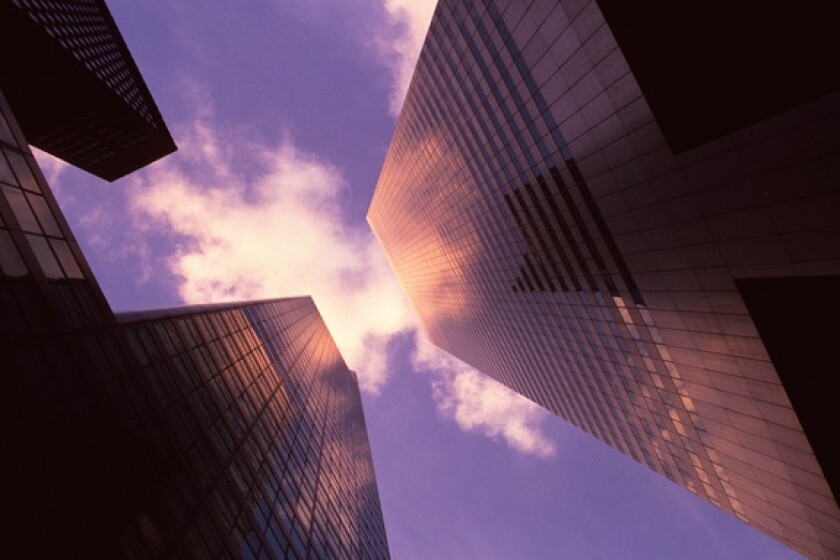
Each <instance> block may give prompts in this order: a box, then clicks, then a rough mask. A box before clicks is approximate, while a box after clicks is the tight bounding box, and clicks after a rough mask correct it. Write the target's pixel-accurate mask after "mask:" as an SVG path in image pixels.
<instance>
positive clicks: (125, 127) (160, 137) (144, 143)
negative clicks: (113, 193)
mask: <svg viewBox="0 0 840 560" xmlns="http://www.w3.org/2000/svg"><path fill="white" fill-rule="evenodd" d="M0 52H2V53H3V57H2V61H3V68H2V71H0V90H2V91H3V93H4V94H5V96H6V99H7V101H8V102H9V105H11V106H12V108H13V109H14V112H15V118H16V119H17V121H18V122H19V123H20V126H21V128H22V129H23V130H25V131H26V139H27V141H28V142H29V143H31V144H32V145H34V146H37V147H38V148H41V149H42V150H44V151H46V152H49V153H51V154H53V155H55V156H57V157H59V158H61V159H63V160H65V161H67V162H69V163H72V164H73V165H75V166H77V167H80V168H82V169H84V170H85V171H88V172H90V173H93V174H94V175H97V176H99V177H102V178H103V179H107V180H109V181H113V180H114V179H117V178H119V177H122V176H123V175H125V174H126V173H130V172H131V171H133V170H135V169H137V167H139V166H142V165H145V164H148V163H151V162H153V161H155V160H156V159H158V158H161V157H163V156H165V155H166V154H169V153H171V152H173V151H175V143H174V142H173V141H172V137H171V136H170V135H169V131H168V130H167V129H166V123H164V122H163V118H162V117H161V115H160V113H159V112H158V109H157V106H156V105H155V102H154V100H153V99H152V96H151V94H150V93H149V90H148V89H147V88H146V84H145V83H144V81H143V78H142V76H141V75H140V72H139V70H138V69H137V66H136V65H135V64H134V60H133V59H132V58H131V54H130V53H129V52H128V48H127V47H126V45H125V42H124V41H123V39H122V36H121V35H120V33H119V30H118V29H117V26H116V24H115V23H114V20H113V18H112V17H111V14H110V12H109V11H108V8H107V6H106V5H105V2H104V1H102V0H72V1H69V0H2V1H0Z"/></svg>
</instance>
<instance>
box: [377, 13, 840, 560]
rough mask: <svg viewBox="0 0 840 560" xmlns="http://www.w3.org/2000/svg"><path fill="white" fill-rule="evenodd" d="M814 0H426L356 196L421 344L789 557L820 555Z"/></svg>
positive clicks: (836, 269) (827, 186)
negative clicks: (420, 36)
mask: <svg viewBox="0 0 840 560" xmlns="http://www.w3.org/2000/svg"><path fill="white" fill-rule="evenodd" d="M736 4H737V5H736ZM828 10H829V8H828V7H824V6H821V5H817V4H815V3H811V4H809V5H807V6H801V7H799V6H798V7H797V9H795V10H777V9H776V8H775V7H773V6H769V5H767V4H760V3H757V2H737V3H734V4H733V3H723V2H713V3H711V4H709V3H702V4H686V3H684V2H671V3H666V2H655V3H652V2H651V3H641V4H640V3H638V2H622V1H619V0H615V1H607V0H604V1H594V0H581V1H572V0H568V1H567V0H563V1H560V2H557V1H554V0H535V1H533V2H517V1H511V0H486V1H479V0H463V1H461V0H457V1H456V0H442V1H441V2H440V4H439V5H438V8H437V11H436V12H435V15H434V18H433V20H432V25H431V29H430V31H429V34H428V36H427V39H426V43H425V45H424V47H423V51H422V54H421V56H420V61H419V64H418V66H417V70H416V72H415V75H414V79H413V82H412V84H411V87H410V89H409V92H408V96H407V99H406V102H405V105H404V107H403V110H402V113H401V115H400V117H399V121H398V125H397V129H396V132H395V135H394V138H393V141H392V143H391V146H390V149H389V151H388V154H387V157H386V160H385V163H384V166H383V169H382V173H381V175H380V178H379V182H378V184H377V188H376V192H375V194H374V196H373V201H372V203H371V207H370V210H369V213H368V220H369V221H370V223H371V225H372V227H373V229H374V231H375V233H376V235H377V236H378V238H379V240H380V241H381V243H382V244H383V246H384V247H385V250H386V252H387V254H388V257H389V259H390V261H391V263H392V264H393V266H394V267H395V269H396V272H397V275H398V276H399V278H400V281H401V282H402V284H403V286H404V287H405V289H406V290H407V292H408V294H409V296H410V299H411V301H412V303H413V305H414V306H415V308H416V310H417V311H418V313H419V315H420V317H421V319H422V322H423V324H424V326H425V329H426V331H427V333H428V334H429V336H430V337H431V340H432V341H433V342H434V343H436V344H437V345H438V346H440V347H441V348H443V349H445V350H448V351H449V352H451V353H453V354H454V355H456V356H458V357H459V358H461V359H463V360H464V361H466V362H468V363H469V364H471V365H473V366H475V367H477V368H478V369H480V370H482V371H484V372H486V373H487V374H489V375H491V376H492V377H494V378H495V379H497V380H499V381H501V382H502V383H504V384H505V385H507V386H508V387H511V388H512V389H514V390H516V391H518V392H519V393H521V394H523V395H525V396H526V397H528V398H529V399H531V400H533V401H535V402H537V403H539V404H541V405H543V406H544V407H546V408H548V409H549V410H551V411H554V412H555V413H557V414H558V415H560V416H562V417H563V418H565V419H567V420H568V421H570V422H572V423H573V424H574V425H576V426H578V427H580V428H581V429H583V430H585V431H587V432H588V433H590V434H592V435H594V436H596V437H598V438H599V439H601V440H602V441H604V442H606V443H607V444H609V445H611V446H613V447H615V448H616V449H618V450H620V451H622V452H623V453H625V454H627V455H629V456H631V457H633V458H634V459H636V460H637V461H639V462H641V463H643V464H645V465H647V466H648V467H650V468H651V469H653V470H655V471H657V472H659V473H661V474H663V475H665V476H667V477H668V478H670V479H671V480H673V481H674V482H676V483H678V484H680V485H682V486H684V487H685V488H687V489H688V490H690V491H691V492H693V493H695V494H696V495H698V496H700V497H703V498H705V499H706V500H708V501H710V502H711V503H713V504H715V505H716V506H718V507H720V508H722V509H724V510H726V511H728V512H731V513H732V514H734V515H736V516H737V517H738V518H740V519H742V520H744V521H746V522H748V523H750V524H752V525H754V526H755V527H757V528H759V529H761V530H762V531H765V532H766V533H768V534H770V535H772V536H773V537H775V538H777V539H779V540H780V541H782V542H784V543H787V544H788V545H789V546H791V547H793V548H795V549H796V550H798V551H801V552H802V553H803V554H805V555H807V556H809V557H811V558H838V557H840V510H838V506H837V501H836V497H837V496H838V495H840V477H838V464H839V463H838V445H837V435H836V430H835V429H836V427H837V426H838V425H840V423H838V416H837V413H836V405H835V401H836V394H835V393H834V392H833V391H831V390H830V387H832V385H833V384H832V379H833V378H834V377H836V372H837V365H836V364H837V359H836V349H835V347H836V343H835V341H834V339H835V338H836V336H837V333H838V328H837V317H838V316H840V92H838V86H840V73H838V72H836V71H835V70H834V67H835V66H836V64H835V60H834V58H835V56H834V53H836V52H838V51H840V40H838V37H840V36H838V34H837V33H836V29H835V23H834V22H835V21H836V20H835V19H834V18H833V16H832V15H831V14H830V13H829V11H828Z"/></svg>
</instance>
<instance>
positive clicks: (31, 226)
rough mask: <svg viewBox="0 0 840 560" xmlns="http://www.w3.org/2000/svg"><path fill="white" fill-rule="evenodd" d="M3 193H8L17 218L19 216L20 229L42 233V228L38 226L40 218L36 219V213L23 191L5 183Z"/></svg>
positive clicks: (7, 196)
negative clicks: (33, 211)
mask: <svg viewBox="0 0 840 560" xmlns="http://www.w3.org/2000/svg"><path fill="white" fill-rule="evenodd" d="M3 194H4V195H6V200H8V201H9V206H11V207H12V212H14V214H15V218H17V221H18V223H19V224H20V229H22V230H23V231H31V232H37V233H40V232H41V228H40V227H39V226H38V220H36V219H35V214H33V213H32V209H31V208H29V204H27V202H26V198H25V197H24V195H23V192H22V191H21V190H19V189H16V188H14V187H10V186H8V185H3Z"/></svg>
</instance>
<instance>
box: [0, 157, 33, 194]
mask: <svg viewBox="0 0 840 560" xmlns="http://www.w3.org/2000/svg"><path fill="white" fill-rule="evenodd" d="M6 157H7V158H9V163H10V164H11V165H12V169H14V171H15V175H16V176H17V179H18V182H19V183H20V186H21V187H23V188H24V189H26V190H28V191H32V192H37V193H40V192H41V189H40V188H39V187H38V182H37V181H36V180H35V176H34V175H33V174H32V169H30V168H29V164H28V163H27V162H26V158H24V157H23V156H22V155H20V154H17V153H15V152H6Z"/></svg>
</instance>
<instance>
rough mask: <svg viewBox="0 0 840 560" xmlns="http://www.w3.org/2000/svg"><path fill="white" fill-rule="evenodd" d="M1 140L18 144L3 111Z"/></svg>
mask: <svg viewBox="0 0 840 560" xmlns="http://www.w3.org/2000/svg"><path fill="white" fill-rule="evenodd" d="M0 140H2V141H3V142H8V143H9V144H17V142H15V137H14V136H12V129H11V128H9V123H7V122H6V119H5V118H4V117H3V114H2V113H0Z"/></svg>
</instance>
